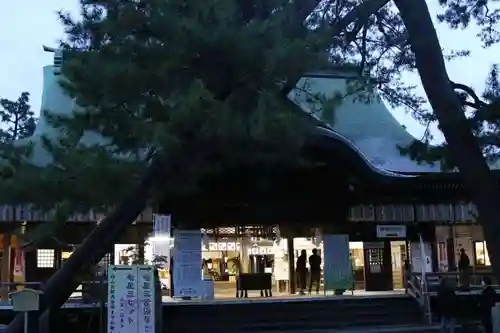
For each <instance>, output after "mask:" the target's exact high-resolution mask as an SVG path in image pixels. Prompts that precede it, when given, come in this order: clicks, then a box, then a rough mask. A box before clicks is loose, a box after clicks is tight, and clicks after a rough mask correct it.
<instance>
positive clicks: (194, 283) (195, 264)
mask: <svg viewBox="0 0 500 333" xmlns="http://www.w3.org/2000/svg"><path fill="white" fill-rule="evenodd" d="M201 237H202V235H201V232H200V231H199V230H176V231H175V234H174V263H173V265H174V296H177V297H199V296H200V288H201V287H200V286H201V280H202V270H201V265H202V259H201Z"/></svg>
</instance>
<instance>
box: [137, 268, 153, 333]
mask: <svg viewBox="0 0 500 333" xmlns="http://www.w3.org/2000/svg"><path fill="white" fill-rule="evenodd" d="M137 269H138V276H139V290H138V291H139V331H138V332H139V333H153V332H154V331H155V291H156V289H155V279H154V278H155V276H154V275H155V272H154V268H153V267H152V266H138V267H137Z"/></svg>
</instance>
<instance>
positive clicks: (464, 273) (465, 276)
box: [458, 248, 470, 288]
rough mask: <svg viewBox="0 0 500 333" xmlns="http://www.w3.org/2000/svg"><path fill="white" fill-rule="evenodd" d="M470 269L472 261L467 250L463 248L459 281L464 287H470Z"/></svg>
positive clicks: (459, 261)
mask: <svg viewBox="0 0 500 333" xmlns="http://www.w3.org/2000/svg"><path fill="white" fill-rule="evenodd" d="M469 267H470V260H469V256H468V255H467V253H465V250H464V249H463V248H461V249H460V258H459V259H458V273H459V280H460V284H461V285H462V286H463V287H466V288H467V287H469V284H470V283H469Z"/></svg>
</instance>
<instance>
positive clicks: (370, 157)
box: [288, 73, 441, 174]
mask: <svg viewBox="0 0 500 333" xmlns="http://www.w3.org/2000/svg"><path fill="white" fill-rule="evenodd" d="M350 79H355V77H354V76H353V75H349V74H348V73H347V74H346V73H333V74H325V73H313V74H309V75H305V76H304V77H302V78H301V79H300V80H299V81H298V83H297V85H296V88H295V89H292V90H291V91H290V92H289V93H288V98H289V99H290V100H291V101H293V102H294V103H295V104H297V105H298V106H299V107H300V108H301V109H302V110H303V111H304V112H307V113H309V114H312V115H313V116H316V117H317V118H318V119H319V120H320V121H322V122H324V123H325V125H326V126H327V127H328V128H329V129H330V131H332V132H336V133H337V134H339V135H340V136H342V137H344V139H346V140H347V141H348V142H350V144H351V145H352V146H353V149H355V150H356V151H358V153H359V154H360V155H362V157H363V158H364V159H365V160H366V162H367V163H370V164H371V166H372V167H373V168H374V169H375V170H378V171H380V172H389V173H395V174H398V173H429V172H440V171H441V168H440V165H439V164H435V165H429V164H419V163H417V162H416V161H413V160H411V159H410V158H408V157H407V156H402V155H401V154H400V152H399V149H398V147H397V146H398V145H399V146H407V145H409V144H410V143H411V142H412V141H413V140H415V138H414V137H413V136H412V135H411V134H410V133H408V132H407V131H406V130H405V129H404V127H403V126H402V125H401V124H400V123H399V122H398V121H397V120H396V119H395V118H394V116H393V115H392V114H391V112H390V111H389V110H388V109H387V107H386V106H385V104H384V102H383V101H382V100H381V98H380V97H378V95H377V94H376V92H374V98H373V99H372V100H370V102H366V101H365V100H363V99H360V94H352V95H349V96H347V97H345V98H343V100H342V102H341V103H340V105H339V106H338V107H337V108H336V110H335V112H334V114H333V117H332V118H331V119H323V118H322V117H321V118H320V116H319V115H317V114H316V112H317V110H318V109H320V108H321V106H319V105H317V103H314V102H313V101H312V100H311V96H310V95H311V94H320V95H323V96H325V97H333V96H335V95H336V94H341V95H345V94H346V93H347V89H348V81H349V80H350ZM313 99H314V98H313ZM315 104H316V105H315Z"/></svg>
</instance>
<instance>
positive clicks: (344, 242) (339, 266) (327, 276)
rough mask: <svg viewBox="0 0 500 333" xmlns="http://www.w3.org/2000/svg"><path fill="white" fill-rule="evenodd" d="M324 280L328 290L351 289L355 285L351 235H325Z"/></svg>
mask: <svg viewBox="0 0 500 333" xmlns="http://www.w3.org/2000/svg"><path fill="white" fill-rule="evenodd" d="M323 251H324V255H323V256H324V260H325V262H324V264H323V280H324V284H325V293H326V291H327V290H349V289H351V288H352V286H353V272H352V263H351V255H350V252H349V236H347V235H323Z"/></svg>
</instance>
